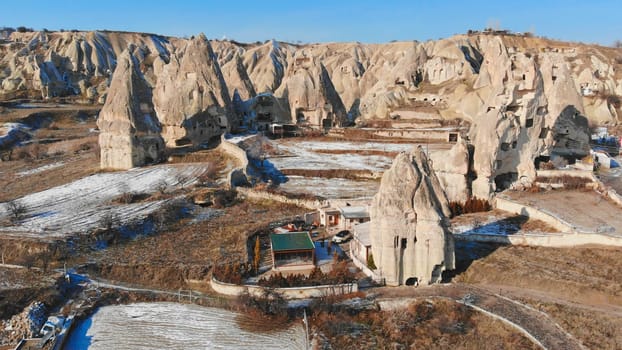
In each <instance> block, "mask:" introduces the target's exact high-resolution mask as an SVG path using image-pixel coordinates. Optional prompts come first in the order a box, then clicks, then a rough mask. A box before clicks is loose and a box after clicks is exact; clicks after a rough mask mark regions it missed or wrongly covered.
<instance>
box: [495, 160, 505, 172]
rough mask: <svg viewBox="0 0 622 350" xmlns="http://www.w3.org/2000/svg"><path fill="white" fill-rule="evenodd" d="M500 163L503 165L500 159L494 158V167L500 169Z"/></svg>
mask: <svg viewBox="0 0 622 350" xmlns="http://www.w3.org/2000/svg"><path fill="white" fill-rule="evenodd" d="M502 165H503V162H502V161H501V160H500V159H497V160H495V169H497V170H499V169H501V166H502Z"/></svg>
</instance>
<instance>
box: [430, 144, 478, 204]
mask: <svg viewBox="0 0 622 350" xmlns="http://www.w3.org/2000/svg"><path fill="white" fill-rule="evenodd" d="M430 161H431V162H432V168H434V172H435V173H436V176H437V177H438V179H439V182H440V184H441V186H442V188H443V189H444V190H445V194H446V195H447V199H448V200H449V201H450V202H459V203H464V202H465V201H466V200H467V199H468V198H469V197H471V193H470V189H469V183H468V174H469V149H468V146H467V143H466V142H465V141H464V139H462V138H460V139H459V140H458V142H456V144H455V145H454V146H453V147H452V148H451V149H450V150H449V151H447V152H435V153H432V154H431V155H430Z"/></svg>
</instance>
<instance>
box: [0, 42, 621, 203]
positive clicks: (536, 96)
mask: <svg viewBox="0 0 622 350" xmlns="http://www.w3.org/2000/svg"><path fill="white" fill-rule="evenodd" d="M130 44H134V45H135V47H137V48H140V52H137V53H136V54H135V55H134V57H135V59H136V61H137V62H138V66H139V68H140V71H141V72H142V74H143V76H144V80H145V81H146V82H147V83H148V85H149V86H150V87H151V88H152V89H154V92H153V95H154V99H153V101H152V102H153V105H154V108H155V110H156V112H157V114H158V118H160V122H161V124H162V126H163V130H164V132H163V136H164V138H165V141H166V143H167V145H169V146H176V145H178V144H179V142H180V141H181V142H182V143H184V142H190V143H193V144H195V143H200V142H202V141H204V140H205V139H206V138H209V137H211V136H212V135H213V134H218V133H219V132H220V130H223V127H226V128H233V129H235V127H236V126H239V122H240V120H239V119H240V118H243V117H244V113H246V116H247V117H248V115H249V113H250V114H252V113H255V115H258V114H262V115H264V116H267V115H268V114H270V116H271V117H270V118H266V120H265V121H263V122H262V123H263V124H265V125H267V124H269V123H271V122H274V121H278V122H287V121H290V122H291V123H299V124H300V125H307V126H311V127H315V128H322V127H325V126H334V125H347V124H349V123H351V122H352V121H354V120H355V118H356V121H357V123H358V124H360V125H366V124H370V123H372V122H377V121H380V122H382V123H384V124H382V125H384V126H386V127H392V128H398V129H405V128H406V129H408V128H421V127H439V126H445V125H448V124H449V125H456V123H457V122H456V121H461V123H462V124H460V125H466V126H469V127H470V129H469V131H468V132H467V133H465V135H464V136H465V137H466V138H467V142H468V143H471V145H472V146H473V149H474V156H473V157H474V159H473V165H474V167H473V170H474V171H473V173H471V174H470V175H471V177H472V178H475V177H477V178H476V179H475V180H474V183H473V186H472V187H473V191H472V192H473V193H472V194H473V195H476V196H479V197H488V196H489V195H490V194H491V193H492V192H493V191H495V190H497V189H503V188H507V187H508V186H512V185H514V184H516V183H520V182H529V181H531V180H533V177H534V174H535V162H536V160H537V159H544V160H546V159H548V158H550V157H555V156H563V157H567V158H577V157H581V156H582V155H585V154H586V152H587V138H588V136H587V125H588V123H591V124H616V123H618V113H619V112H620V108H621V105H622V104H621V103H620V98H619V97H618V95H622V69H621V68H622V67H621V64H620V63H621V62H622V60H620V57H622V51H621V50H618V49H613V48H606V47H598V46H590V45H583V44H576V45H575V44H568V43H563V42H556V41H551V40H546V39H541V38H532V37H525V36H518V35H506V34H500V35H496V34H494V35H493V34H490V33H488V34H482V33H478V34H474V35H456V36H454V37H451V38H447V39H442V40H438V41H428V42H425V43H419V42H415V41H412V42H393V43H387V44H361V43H327V44H309V45H293V44H288V43H281V42H276V41H266V42H264V43H256V44H241V43H236V42H232V41H210V42H208V41H207V39H206V38H205V37H204V36H198V37H196V38H195V37H193V38H191V39H178V38H165V37H161V36H157V35H151V34H137V33H114V32H87V33H85V32H76V33H73V32H71V33H41V32H38V33H12V34H11V37H10V40H9V41H7V42H4V43H0V53H1V56H0V57H1V58H0V68H1V69H0V86H1V89H0V97H2V98H11V97H18V96H23V95H28V94H30V95H33V94H34V95H39V96H42V97H44V98H47V97H52V96H62V95H78V96H80V97H81V98H82V99H83V100H84V101H91V102H104V101H105V97H106V94H108V93H110V88H109V84H110V81H111V74H112V71H114V69H115V67H116V65H117V64H118V62H117V60H118V57H119V55H120V54H121V51H123V50H124V49H125V48H127V47H128V45H130ZM263 93H272V94H273V97H269V99H270V100H273V101H276V102H278V106H277V107H278V108H272V107H270V106H262V110H260V111H257V110H254V109H253V108H252V106H251V105H253V104H254V103H255V102H254V101H257V100H255V99H254V98H255V97H256V96H257V95H258V94H263ZM234 94H235V95H236V96H237V99H238V102H240V101H242V102H244V101H249V102H248V103H245V104H242V103H238V107H239V106H242V105H244V106H245V107H244V108H237V111H238V112H239V111H242V112H241V113H230V112H231V111H234V112H235V109H234V107H235V106H233V103H232V102H231V96H234ZM263 95H265V94H263ZM263 102H265V101H263ZM266 103H267V102H266ZM249 106H251V109H250V110H249V109H248V108H246V107H249ZM267 109H269V110H268V111H266V110H267ZM251 112H252V113H251ZM274 114H277V115H274ZM223 116H224V117H223ZM452 123H453V124H452ZM225 125H226V126H225ZM265 125H264V126H265ZM435 164H437V163H435ZM437 165H438V164H437ZM444 173H445V174H446V175H443V176H444V177H447V176H449V175H447V174H448V172H446V171H445V172H444ZM452 197H453V196H452Z"/></svg>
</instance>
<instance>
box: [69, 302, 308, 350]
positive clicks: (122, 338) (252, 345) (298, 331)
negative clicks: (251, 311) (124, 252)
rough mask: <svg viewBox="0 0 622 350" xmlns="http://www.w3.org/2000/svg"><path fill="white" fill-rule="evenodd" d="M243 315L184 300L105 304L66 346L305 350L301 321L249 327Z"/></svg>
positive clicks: (82, 347) (75, 332)
mask: <svg viewBox="0 0 622 350" xmlns="http://www.w3.org/2000/svg"><path fill="white" fill-rule="evenodd" d="M236 317H237V314H236V313H233V312H230V311H226V310H223V309H218V308H210V307H202V306H196V305H188V304H178V303H138V304H130V305H116V306H105V307H102V308H100V309H99V310H98V311H97V312H96V313H95V314H94V315H93V316H91V317H90V318H88V319H86V320H84V321H82V322H80V323H79V324H78V325H77V326H76V328H75V329H74V330H73V332H72V333H71V334H70V337H69V339H68V342H67V343H66V345H65V348H66V349H75V350H83V349H90V350H97V349H233V350H235V349H245V350H246V349H303V348H304V330H303V329H302V326H301V325H296V326H293V327H290V328H288V329H284V330H281V331H278V332H271V333H259V332H249V331H246V330H243V329H240V327H239V325H238V324H237V323H236Z"/></svg>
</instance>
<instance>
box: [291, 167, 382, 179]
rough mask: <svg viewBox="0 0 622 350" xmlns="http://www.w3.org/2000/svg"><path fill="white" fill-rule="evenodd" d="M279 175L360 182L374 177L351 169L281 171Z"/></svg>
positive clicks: (369, 173)
mask: <svg viewBox="0 0 622 350" xmlns="http://www.w3.org/2000/svg"><path fill="white" fill-rule="evenodd" d="M281 173H283V175H288V176H304V177H321V178H325V179H334V178H342V179H350V180H360V179H370V178H373V177H374V173H373V172H371V171H368V170H351V169H283V170H281Z"/></svg>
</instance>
